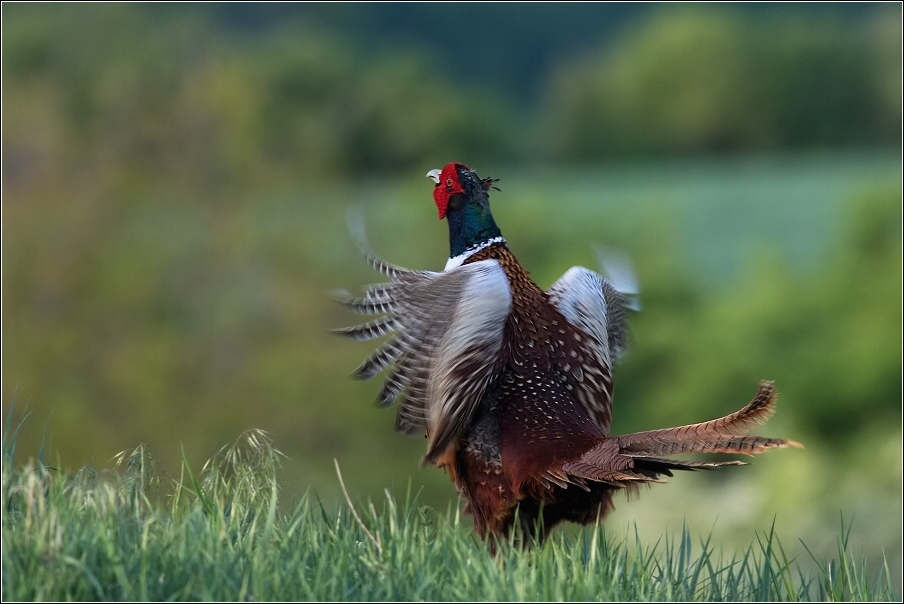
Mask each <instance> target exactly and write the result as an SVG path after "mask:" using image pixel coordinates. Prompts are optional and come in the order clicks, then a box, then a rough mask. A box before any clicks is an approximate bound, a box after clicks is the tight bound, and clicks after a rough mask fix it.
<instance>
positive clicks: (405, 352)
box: [336, 255, 511, 462]
mask: <svg viewBox="0 0 904 604" xmlns="http://www.w3.org/2000/svg"><path fill="white" fill-rule="evenodd" d="M368 259H369V260H370V262H371V264H372V265H373V266H374V268H376V269H377V270H379V271H380V272H382V273H384V274H386V275H387V276H388V277H389V279H390V281H389V283H382V284H377V285H372V286H370V287H369V288H368V289H367V291H366V292H365V294H364V296H363V297H362V298H354V297H351V296H349V295H347V294H341V295H340V296H339V297H338V298H339V300H340V301H341V302H343V303H344V304H346V306H348V307H349V308H350V309H351V310H353V311H355V312H358V313H361V314H374V315H377V314H385V315H386V316H384V317H382V318H380V319H377V320H375V321H372V322H370V323H365V324H364V325H359V326H355V327H350V328H345V329H340V330H336V331H337V332H339V333H342V334H344V335H346V336H348V337H351V338H353V339H356V340H370V339H373V338H377V337H380V336H383V335H386V334H389V333H391V334H393V337H392V338H390V339H389V341H387V342H386V343H384V344H383V345H382V346H380V347H379V348H378V349H377V350H376V351H375V352H374V353H373V354H372V355H371V356H370V357H369V358H368V359H367V360H366V361H364V363H363V364H362V365H361V366H360V367H358V369H357V371H356V372H355V375H356V376H357V377H360V378H362V379H369V378H371V377H373V376H375V375H376V374H378V373H380V372H381V371H382V370H383V369H385V368H386V367H388V366H390V365H393V368H392V370H391V371H390V373H389V375H388V376H387V377H386V379H385V381H384V383H383V387H382V388H381V389H380V394H379V395H378V400H379V402H380V404H381V405H390V404H392V403H393V402H394V401H395V400H399V410H398V414H397V416H396V427H397V428H398V429H399V430H401V431H403V432H407V433H412V432H415V431H417V430H419V429H423V428H426V429H427V434H428V438H429V441H428V446H427V454H426V456H425V460H426V461H430V462H433V461H435V460H436V459H437V458H438V457H439V456H440V455H441V454H442V453H443V452H444V451H445V450H446V449H447V447H448V446H449V445H450V444H452V443H453V442H454V440H455V439H456V438H457V437H458V435H459V433H460V432H461V430H462V429H463V428H465V427H466V426H467V425H468V422H469V420H470V418H471V416H472V415H473V413H474V410H475V409H476V408H477V405H478V404H479V403H480V401H481V400H482V399H483V397H484V395H485V393H486V391H487V387H488V386H489V384H490V383H491V382H492V381H493V380H494V379H495V377H497V376H498V374H499V372H500V371H501V369H502V367H503V366H504V363H503V362H502V344H503V332H504V328H505V322H506V318H507V317H508V314H509V311H510V309H511V293H510V290H509V284H508V278H507V277H506V275H505V272H504V271H503V270H502V267H501V266H500V264H499V263H498V262H497V261H495V260H484V261H481V262H474V263H471V264H466V265H464V266H460V267H458V268H455V269H452V270H450V271H446V272H442V273H434V272H427V271H411V270H408V269H404V268H400V267H396V266H391V265H389V264H386V263H385V262H383V261H381V260H379V259H378V258H376V257H375V256H372V255H369V258H368Z"/></svg>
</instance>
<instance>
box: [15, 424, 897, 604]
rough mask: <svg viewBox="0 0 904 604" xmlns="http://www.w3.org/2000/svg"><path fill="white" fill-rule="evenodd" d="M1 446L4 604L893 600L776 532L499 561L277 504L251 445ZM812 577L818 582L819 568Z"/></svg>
mask: <svg viewBox="0 0 904 604" xmlns="http://www.w3.org/2000/svg"><path fill="white" fill-rule="evenodd" d="M10 432H11V430H10V426H9V422H7V426H6V429H5V433H4V443H3V472H2V480H3V498H4V505H3V516H2V531H3V561H2V570H3V573H2V597H3V600H4V601H6V600H229V601H233V600H234V601H242V600H244V601H252V600H460V601H486V600H701V601H724V600H758V601H770V600H774V601H777V600H781V601H793V600H870V601H873V600H889V601H893V600H896V599H898V595H897V594H896V593H894V589H893V587H892V584H891V581H890V579H889V572H888V568H887V565H886V567H885V568H880V569H878V570H876V569H872V570H870V569H867V568H866V564H865V562H864V561H863V560H862V559H857V558H855V557H854V556H851V555H850V554H849V552H848V551H847V545H846V542H847V534H848V533H847V532H846V531H845V529H844V527H843V526H842V532H841V534H840V536H839V546H838V557H837V559H835V560H832V561H828V562H822V561H818V566H817V568H818V571H817V572H815V573H813V572H812V571H808V570H805V569H804V567H803V566H802V565H799V563H798V561H795V560H789V559H788V558H787V557H786V556H785V554H784V550H783V548H782V546H781V543H780V541H779V538H778V536H777V535H775V534H774V532H770V533H768V534H763V535H760V536H759V537H758V539H757V540H756V542H755V543H753V544H751V545H750V546H749V547H748V548H747V549H746V550H744V551H741V552H740V553H737V554H729V553H727V552H724V551H722V549H721V548H720V547H718V546H717V545H715V544H713V543H711V542H710V541H709V540H708V539H695V538H694V537H693V536H692V535H691V534H690V532H689V531H688V530H687V529H685V530H684V531H683V532H682V533H681V534H680V535H677V536H671V535H665V536H663V537H662V539H661V540H660V541H659V542H657V543H655V544H652V545H650V544H645V543H641V542H640V538H639V537H637V536H636V534H635V535H633V536H632V535H626V536H624V537H614V536H613V535H611V534H609V533H608V532H607V531H606V529H605V528H604V527H603V526H595V527H590V528H587V529H586V530H583V531H580V532H577V533H575V534H568V533H567V532H562V531H558V532H556V533H554V535H553V537H552V538H551V539H550V540H549V541H548V542H547V543H546V544H545V545H544V546H543V547H541V548H538V549H535V550H526V551H525V550H521V549H519V548H517V547H516V546H513V545H512V544H503V546H502V547H501V548H500V553H499V555H498V556H495V557H494V556H492V555H491V554H490V553H489V551H488V549H487V547H486V546H485V545H484V544H483V543H482V542H480V541H479V540H477V539H476V538H475V536H474V535H473V533H472V532H471V530H470V528H469V527H468V526H467V523H466V522H462V521H460V519H459V516H458V515H457V514H456V513H454V511H447V512H446V513H438V512H436V511H434V510H433V509H431V508H428V507H426V506H423V505H419V503H418V501H417V497H416V496H414V497H413V496H412V495H411V493H410V492H409V493H406V494H405V497H404V498H403V499H398V498H396V497H394V496H392V495H391V494H390V493H389V492H387V493H386V496H385V500H384V501H382V502H381V503H380V505H379V506H377V505H374V504H373V503H372V502H367V503H366V504H358V506H357V510H356V509H355V508H349V507H348V506H347V505H343V506H338V507H336V508H335V509H327V508H326V507H325V506H324V505H323V504H322V503H321V502H319V501H318V499H317V497H316V495H313V494H311V493H308V494H306V495H305V496H303V497H301V498H300V500H299V501H298V502H297V503H295V504H294V505H292V506H291V507H289V508H283V507H281V506H280V505H279V491H280V481H279V478H278V476H279V466H280V461H281V457H282V456H281V454H280V453H279V451H277V450H276V449H275V448H274V447H273V446H272V445H271V443H270V441H269V439H268V438H267V436H266V434H264V433H263V432H260V431H249V432H247V433H245V434H244V435H243V436H242V437H241V438H240V439H239V440H238V441H236V443H234V444H233V445H231V446H229V447H225V448H224V449H222V450H221V451H220V453H219V454H218V455H217V456H215V457H214V458H213V459H211V460H210V461H209V462H208V463H207V464H206V465H205V466H204V467H203V468H202V469H201V470H200V471H199V472H197V474H196V473H195V472H193V471H192V470H191V469H190V468H189V466H188V464H187V463H183V466H182V472H181V475H180V476H179V477H178V478H174V477H169V476H166V475H161V474H160V473H158V472H157V471H156V465H155V462H154V458H153V456H152V455H151V453H150V452H149V451H148V449H147V447H144V446H141V447H139V448H137V449H135V450H134V451H133V452H131V453H129V454H122V455H120V456H119V457H118V459H117V469H116V471H114V472H110V473H104V474H99V473H98V472H96V471H94V470H93V469H91V468H83V469H82V470H81V471H79V472H78V473H76V474H74V475H66V474H62V473H61V472H58V471H56V470H54V469H53V468H51V467H49V466H47V465H46V464H45V463H44V461H43V459H42V456H39V460H38V461H37V462H34V463H29V464H27V465H24V466H19V467H16V466H14V464H13V455H14V452H15V440H16V439H15V436H16V435H15V433H14V432H13V433H12V434H11V433H10ZM808 568H813V567H812V565H810V566H809V567H808Z"/></svg>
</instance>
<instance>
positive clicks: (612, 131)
mask: <svg viewBox="0 0 904 604" xmlns="http://www.w3.org/2000/svg"><path fill="white" fill-rule="evenodd" d="M886 17H887V20H886V19H885V18H882V19H875V20H874V21H872V22H870V23H868V24H865V25H863V26H861V27H860V28H859V29H858V28H852V27H850V26H846V25H845V24H843V22H841V21H838V20H834V19H825V18H823V19H818V18H817V19H802V18H800V17H798V18H791V19H787V20H777V19H765V18H762V17H760V18H753V17H751V16H750V15H745V14H744V13H741V12H739V11H735V10H722V11H718V10H716V11H714V10H710V9H701V8H695V9H691V10H687V9H684V8H682V9H681V10H671V11H661V12H659V13H658V14H657V15H655V16H654V17H653V18H651V19H649V20H647V21H645V22H643V23H641V24H638V25H636V26H635V27H634V28H632V29H629V30H627V31H625V32H623V34H622V37H621V40H620V41H619V42H616V43H613V44H611V45H609V46H606V47H605V48H603V49H602V50H600V51H597V52H595V53H588V54H587V56H586V57H584V58H583V60H573V61H569V62H567V63H565V64H563V65H562V66H561V68H560V69H559V70H556V71H554V72H553V73H552V74H551V76H550V81H549V84H548V85H547V86H546V87H545V89H546V91H547V94H546V97H547V99H546V104H545V110H544V113H543V117H542V118H540V120H539V124H540V125H542V126H546V128H545V129H544V130H542V134H543V136H542V141H543V142H542V143H538V145H542V147H540V148H541V149H545V150H546V151H547V156H548V157H552V158H557V159H562V158H564V159H571V160H574V159H578V160H587V159H594V158H599V157H605V156H618V155H624V154H625V153H628V154H635V155H638V154H662V153H665V152H669V153H673V154H674V153H686V152H693V151H697V152H699V151H705V152H726V151H738V150H741V149H775V148H801V147H813V146H817V147H818V146H825V145H833V144H847V145H850V144H854V145H862V144H867V143H888V144H894V143H896V142H897V141H898V140H899V139H900V134H901V120H900V113H901V96H900V71H901V63H900V45H901V30H900V19H898V21H897V24H898V25H897V27H898V29H897V34H896V35H895V34H894V33H893V32H894V31H895V30H894V29H893V23H894V21H893V20H892V19H894V18H897V17H894V16H892V15H890V14H889V15H887V16H886ZM898 17H899V15H898ZM895 57H897V59H895ZM896 83H897V87H898V90H899V93H898V95H897V96H896V97H895V96H892V95H890V94H889V90H891V89H892V88H893V87H894V86H895V85H896Z"/></svg>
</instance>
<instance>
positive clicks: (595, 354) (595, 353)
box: [546, 266, 635, 434]
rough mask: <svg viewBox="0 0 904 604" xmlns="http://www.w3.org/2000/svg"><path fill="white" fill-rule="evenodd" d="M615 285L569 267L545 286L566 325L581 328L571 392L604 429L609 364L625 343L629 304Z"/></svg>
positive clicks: (607, 411) (628, 296)
mask: <svg viewBox="0 0 904 604" xmlns="http://www.w3.org/2000/svg"><path fill="white" fill-rule="evenodd" d="M621 287H622V288H623V289H617V288H616V285H615V284H613V282H612V281H610V280H608V279H606V278H604V277H603V276H602V275H600V274H598V273H595V272H594V271H591V270H590V269H586V268H584V267H580V266H575V267H572V268H570V269H569V270H568V271H567V272H566V273H565V274H564V275H562V277H560V278H559V280H558V281H556V282H555V283H554V284H553V285H552V287H550V288H549V289H548V290H546V294H547V295H548V296H549V302H550V304H552V305H553V306H554V307H555V308H556V309H557V310H558V311H559V312H560V313H562V316H564V317H565V319H566V320H567V321H568V322H569V323H571V325H572V326H574V327H576V328H578V329H579V330H581V331H582V332H583V333H585V334H586V335H587V336H588V338H587V339H586V340H584V341H583V350H582V351H581V355H580V356H581V357H582V358H583V359H584V362H583V363H582V365H581V368H580V369H581V371H580V372H579V373H578V374H577V375H574V372H572V374H573V375H572V381H573V382H576V383H575V384H574V391H575V396H576V397H577V399H578V401H580V403H581V404H582V405H583V406H584V408H585V409H586V410H587V412H588V413H589V414H590V417H591V418H593V420H594V421H595V422H596V424H597V425H598V426H599V427H600V428H601V429H602V430H603V433H604V434H609V423H610V420H611V417H612V365H613V363H614V362H615V361H617V360H618V359H619V357H621V355H622V354H623V353H624V352H625V350H626V348H627V345H628V321H627V310H628V309H629V308H634V307H635V306H634V302H633V299H632V294H634V293H635V292H627V291H624V289H627V286H626V285H622V286H621Z"/></svg>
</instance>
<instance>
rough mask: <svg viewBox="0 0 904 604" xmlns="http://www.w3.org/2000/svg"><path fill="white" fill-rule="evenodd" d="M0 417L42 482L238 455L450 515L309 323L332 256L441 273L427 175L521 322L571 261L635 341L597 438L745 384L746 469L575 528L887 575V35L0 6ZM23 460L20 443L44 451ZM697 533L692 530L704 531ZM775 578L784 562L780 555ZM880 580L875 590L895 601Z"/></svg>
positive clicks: (725, 9) (891, 382) (353, 357)
mask: <svg viewBox="0 0 904 604" xmlns="http://www.w3.org/2000/svg"><path fill="white" fill-rule="evenodd" d="M2 17H3V19H2V22H3V24H2V27H3V48H2V50H3V55H2V68H3V72H2V83H3V93H2V94H3V135H2V138H3V140H2V145H3V147H2V150H3V161H2V168H3V172H2V175H3V182H2V186H3V204H2V209H3V242H2V263H3V264H2V269H3V273H2V304H3V308H2V329H3V331H2V401H3V407H4V412H6V410H8V409H9V406H10V405H11V404H13V402H15V412H14V415H15V416H16V417H21V416H22V415H23V414H24V413H26V412H29V413H30V416H29V418H28V420H27V421H26V423H25V424H24V426H23V428H22V432H21V434H20V438H19V451H20V452H24V453H22V454H23V455H25V456H28V455H36V454H37V451H38V450H39V448H40V447H41V443H42V439H43V441H44V442H45V445H49V446H50V459H59V460H60V463H62V465H63V466H64V467H65V468H69V469H71V468H76V467H79V466H81V465H83V464H85V463H93V464H95V465H96V466H98V467H108V466H109V465H110V461H109V460H110V459H111V458H112V457H113V456H114V455H115V454H116V453H118V452H119V451H122V450H124V449H131V448H134V447H135V446H137V445H138V444H139V443H141V442H145V443H148V444H149V445H150V447H151V450H152V452H154V453H155V455H156V458H157V463H158V465H159V467H160V468H161V471H166V472H169V473H174V474H175V473H178V468H179V461H180V460H179V458H180V444H181V445H184V448H185V452H186V455H187V457H188V459H189V461H190V462H191V463H192V464H194V465H198V466H200V464H201V463H203V461H204V460H205V459H207V458H208V457H210V456H211V455H212V454H214V453H215V452H216V451H217V449H218V448H219V447H220V446H221V445H223V444H225V443H228V442H230V441H232V440H233V439H235V438H236V437H238V436H239V435H240V434H241V433H242V431H243V430H245V429H248V428H263V429H265V430H267V431H269V432H270V433H271V434H272V436H273V440H274V442H275V444H276V446H277V447H278V448H280V449H281V450H282V451H284V452H285V453H286V454H287V455H288V458H289V459H288V460H287V461H286V462H285V467H284V469H285V473H284V476H285V484H284V490H285V493H286V496H287V497H288V498H291V497H294V496H297V495H298V494H299V493H301V492H304V491H305V490H306V489H308V488H312V489H314V490H316V491H317V493H318V494H319V495H320V496H321V497H322V498H323V499H324V500H326V501H332V500H334V499H335V498H336V497H337V496H338V494H339V489H338V483H337V481H336V478H335V476H334V474H333V469H332V459H333V458H337V459H338V460H339V462H340V464H341V466H342V468H343V472H344V475H345V480H346V483H347V484H348V485H349V490H350V491H351V493H352V495H353V496H354V497H356V498H357V497H360V498H364V497H372V498H380V497H382V491H383V489H386V488H388V489H390V490H394V491H395V492H396V493H400V494H402V495H404V492H405V490H406V488H408V485H409V484H410V485H411V488H412V489H414V490H415V491H416V490H418V489H423V491H422V499H423V500H424V501H425V502H427V503H429V504H431V505H436V506H438V507H440V508H442V509H445V508H446V507H447V506H450V505H452V504H451V503H450V502H452V501H454V499H455V495H454V490H453V488H452V486H451V484H449V482H448V479H447V478H446V477H445V476H444V475H443V473H442V472H440V471H438V470H435V469H429V468H423V469H419V468H418V466H417V463H418V460H419V459H420V456H421V455H422V454H423V448H424V444H423V441H422V440H418V439H408V438H405V437H403V436H400V435H396V434H394V433H393V432H392V424H393V419H394V418H393V412H392V411H386V410H380V409H377V408H376V407H375V406H374V405H373V403H372V401H373V398H374V397H375V395H376V391H377V389H378V384H377V383H359V382H354V381H352V380H350V379H349V374H350V373H351V371H352V370H353V369H354V368H355V367H356V366H357V364H358V363H359V362H360V361H361V360H362V359H363V358H364V356H365V355H366V354H367V353H368V352H369V350H370V349H371V347H369V346H365V345H359V344H353V343H349V342H348V341H345V340H342V339H339V338H335V337H334V336H331V335H330V334H328V333H327V329H328V328H330V327H337V326H342V325H346V324H349V323H350V322H352V321H354V320H355V319H356V317H354V316H351V315H349V314H347V313H346V312H345V311H344V310H343V309H342V308H340V307H339V306H338V305H335V304H334V303H332V302H330V301H329V300H328V299H327V298H326V296H325V295H324V292H325V291H327V290H330V289H334V288H341V287H347V288H350V289H353V290H354V289H356V288H357V286H359V285H362V284H366V283H370V282H374V281H378V280H379V278H378V276H377V275H376V274H374V273H372V272H370V271H369V270H368V268H367V266H366V264H365V263H364V261H363V259H362V258H361V257H360V255H359V254H358V252H357V250H356V247H355V245H354V243H353V241H352V239H351V237H350V236H349V235H348V233H347V230H346V226H345V218H344V216H345V211H346V209H347V208H348V207H349V206H351V205H355V204H359V205H362V206H363V207H364V211H365V216H366V222H367V226H368V232H369V236H370V239H371V244H372V245H373V246H374V248H375V249H376V250H377V251H378V252H379V253H380V254H381V255H382V256H383V257H384V258H386V259H388V260H390V261H392V262H395V263H398V264H402V265H405V266H409V267H412V268H429V269H434V270H438V269H441V268H442V266H443V264H444V262H445V258H446V257H447V255H448V247H447V246H448V244H447V233H446V225H445V224H444V223H441V222H439V221H437V219H436V211H435V208H434V207H433V204H432V198H431V188H432V184H431V183H430V182H429V181H428V180H427V179H426V178H424V174H425V173H426V171H427V170H429V169H431V168H435V167H441V166H442V165H444V164H446V163H448V162H449V161H453V160H454V161H464V162H466V163H468V164H469V165H471V166H472V167H474V168H476V169H477V170H478V171H479V173H480V174H481V175H482V176H493V177H497V178H500V179H501V180H500V182H499V183H498V184H499V186H500V188H501V189H502V191H501V192H498V193H494V194H493V204H494V213H495V215H496V218H497V222H498V223H499V224H500V226H501V228H502V231H503V233H504V234H505V236H506V238H507V239H508V241H509V243H510V246H511V247H512V249H513V250H514V251H515V253H516V254H517V255H518V257H519V258H520V259H521V260H522V262H523V263H524V264H525V265H526V266H527V267H528V269H529V270H530V271H531V272H532V275H533V276H534V278H535V279H536V280H537V281H538V283H539V284H540V285H541V286H543V287H546V286H548V285H550V284H551V283H552V282H553V281H554V280H555V279H556V278H557V277H558V276H559V275H560V274H561V273H562V272H564V271H565V270H566V269H567V268H568V267H570V266H572V265H574V264H583V265H585V266H594V254H593V248H592V246H593V245H594V244H605V245H612V246H618V247H621V248H624V249H626V250H627V251H628V252H630V254H631V255H632V257H633V258H634V260H635V262H636V266H637V271H638V273H639V278H640V282H641V287H642V302H643V306H644V309H643V312H641V313H639V314H638V315H636V317H634V319H633V331H634V347H633V350H632V352H631V354H630V355H629V356H628V358H627V359H626V361H625V362H624V363H623V364H622V365H621V366H620V367H619V368H618V369H617V371H616V384H617V388H616V392H617V395H616V403H615V411H614V432H616V433H619V432H626V431H631V430H639V429H651V428H656V427H665V426H670V425H676V424H681V423H689V422H694V421H701V420H704V419H709V418H712V417H715V416H717V415H721V414H724V413H727V412H730V411H733V410H735V409H737V408H738V407H740V406H741V405H743V404H744V403H745V402H746V401H748V400H749V399H750V397H751V396H752V395H753V394H754V393H755V391H756V386H757V381H758V380H760V379H773V380H775V381H776V383H777V386H778V389H779V391H780V400H779V406H778V413H777V415H776V417H775V418H774V419H773V420H772V421H771V422H770V424H769V425H767V426H766V427H765V428H764V429H763V431H762V432H763V433H765V434H770V435H781V436H783V437H788V438H793V439H795V440H799V441H801V442H803V443H805V445H806V446H807V448H806V450H804V451H780V452H776V453H771V454H769V455H766V456H763V457H761V458H758V459H757V460H756V461H755V463H754V465H753V466H751V467H749V468H743V469H729V470H726V471H723V472H719V473H715V474H699V475H698V474H695V475H681V476H678V477H676V478H675V479H673V481H672V484H670V485H668V486H657V487H655V488H653V489H651V490H650V491H649V492H645V493H643V494H642V495H641V497H639V498H638V500H637V501H634V502H626V501H625V500H624V499H623V498H620V499H619V500H617V502H616V503H617V508H618V511H617V512H616V514H615V515H614V516H613V517H612V518H611V519H610V520H609V524H608V526H610V527H611V528H612V530H613V531H615V532H616V533H619V532H623V530H625V529H624V528H623V527H624V526H625V525H626V524H627V523H628V522H629V521H633V520H636V521H637V523H638V529H639V530H640V531H641V532H642V533H644V534H645V535H649V536H651V537H653V538H655V537H657V536H658V535H659V534H661V532H662V530H663V529H664V528H671V529H678V528H680V525H681V523H682V522H688V523H689V524H690V525H691V526H692V527H694V528H697V529H699V530H701V531H702V532H704V533H706V532H708V531H709V530H711V529H712V530H714V534H715V535H716V536H717V538H722V539H725V540H728V541H730V540H732V539H736V540H738V541H739V542H742V543H744V544H747V543H749V542H750V539H751V538H752V537H751V535H752V532H753V531H754V530H766V529H768V528H769V526H770V525H771V523H772V521H773V520H774V521H775V524H776V527H777V528H778V529H779V531H780V532H779V534H780V536H781V537H782V538H783V539H784V540H785V542H786V543H787V544H788V545H789V548H790V549H794V551H795V552H798V553H799V550H800V547H799V544H798V543H797V538H801V539H803V540H804V541H805V542H806V543H807V544H808V545H809V546H811V548H813V549H814V550H816V551H819V552H825V551H828V552H829V553H831V550H832V548H833V547H834V539H835V536H836V535H837V532H838V530H837V529H838V526H839V523H840V516H841V513H843V514H844V517H845V520H846V521H848V520H853V522H854V532H853V535H854V539H852V542H853V543H855V544H856V545H857V546H858V547H863V548H864V550H865V551H866V553H867V555H868V556H872V557H877V558H878V557H881V555H882V552H883V551H884V552H885V553H886V554H888V555H889V560H890V562H891V563H892V564H894V565H895V566H896V567H897V568H898V569H900V562H901V474H902V449H901V419H902V416H901V400H902V392H901V369H902V357H901V333H902V325H901V299H902V298H901V292H902V264H901V258H902V248H901V219H902V215H901V209H902V204H901V195H902V193H901V176H902V173H901V110H902V101H901V86H902V78H901V50H902V34H901V9H900V6H898V5H896V4H895V5H892V4H857V5H849V4H832V5H823V4H815V5H813V4H811V5H790V6H786V5H784V4H782V5H767V6H759V5H757V6H752V5H751V6H748V5H731V6H719V5H705V6H669V5H621V4H571V5H566V6H562V5H558V4H556V5H553V4H545V5H544V4H540V5H517V4H495V5H483V4H461V5H459V4H404V5H403V4H363V5H362V4H353V5H346V4H315V5H253V6H252V5H245V4H238V5H232V4H230V5H225V4H224V5H219V4H213V5H210V4H205V5H181V4H175V5H154V4H152V5H144V4H141V5H135V4H114V5H107V4H104V5H95V4H87V5H83V4H76V5H68V4H63V5H57V4H8V3H4V4H3V7H2ZM45 429H46V437H45ZM713 526H714V527H715V528H713ZM795 548H796V549H795ZM898 572H899V571H898Z"/></svg>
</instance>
